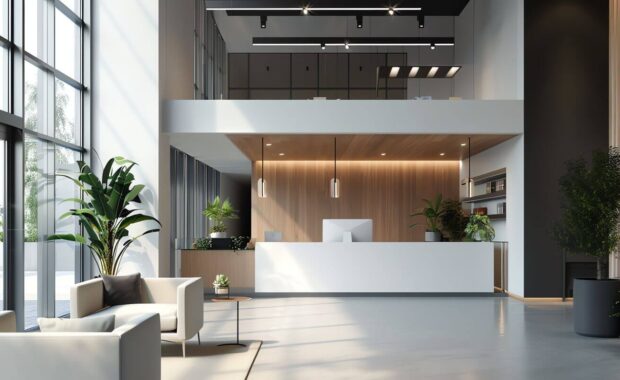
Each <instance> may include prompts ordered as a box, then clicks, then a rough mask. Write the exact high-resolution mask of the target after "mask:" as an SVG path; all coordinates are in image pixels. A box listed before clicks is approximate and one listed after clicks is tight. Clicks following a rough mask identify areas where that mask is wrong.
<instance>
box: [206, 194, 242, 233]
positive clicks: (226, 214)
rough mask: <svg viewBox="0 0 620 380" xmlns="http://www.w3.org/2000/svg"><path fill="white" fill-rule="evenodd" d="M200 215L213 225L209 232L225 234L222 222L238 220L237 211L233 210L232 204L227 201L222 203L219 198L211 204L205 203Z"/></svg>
mask: <svg viewBox="0 0 620 380" xmlns="http://www.w3.org/2000/svg"><path fill="white" fill-rule="evenodd" d="M202 214H203V215H204V216H206V217H207V218H209V220H210V221H211V222H212V223H213V225H212V226H211V229H210V231H211V232H226V226H225V225H224V221H225V220H228V219H237V218H238V216H237V211H235V209H234V208H233V206H232V203H230V201H229V200H228V199H226V200H224V201H222V199H220V197H219V196H217V197H215V199H214V200H213V202H207V208H205V209H204V211H203V212H202Z"/></svg>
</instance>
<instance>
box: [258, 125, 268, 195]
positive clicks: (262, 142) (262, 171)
mask: <svg viewBox="0 0 620 380" xmlns="http://www.w3.org/2000/svg"><path fill="white" fill-rule="evenodd" d="M260 152H261V165H260V178H259V179H258V186H257V187H256V189H257V191H258V197H259V198H267V191H266V189H265V139H264V138H262V137H261V139H260Z"/></svg>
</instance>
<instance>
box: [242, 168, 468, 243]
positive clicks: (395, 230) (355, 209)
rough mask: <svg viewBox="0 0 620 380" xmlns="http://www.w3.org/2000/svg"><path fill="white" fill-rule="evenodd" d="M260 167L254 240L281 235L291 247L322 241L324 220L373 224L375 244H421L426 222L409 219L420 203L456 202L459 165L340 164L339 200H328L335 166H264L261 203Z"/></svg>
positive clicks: (254, 203)
mask: <svg viewBox="0 0 620 380" xmlns="http://www.w3.org/2000/svg"><path fill="white" fill-rule="evenodd" d="M260 165H261V164H260V162H258V163H254V165H253V175H252V237H254V238H255V239H257V241H263V240H264V232H265V231H281V232H282V234H283V240H284V241H289V242H309V241H312V242H318V241H321V239H322V221H323V219H373V226H374V231H373V235H374V236H373V237H374V240H375V241H423V240H424V228H423V227H420V228H417V229H413V230H412V229H411V228H409V226H410V224H412V223H414V222H423V219H422V218H411V217H410V216H409V215H410V214H411V213H412V212H413V211H414V210H415V209H417V208H419V207H421V206H422V204H423V203H422V199H424V198H433V197H434V196H435V195H436V194H437V193H442V194H443V195H444V198H449V199H458V196H459V162H458V161H389V162H377V161H344V162H338V167H337V168H338V178H339V179H340V183H341V196H340V198H339V199H331V198H330V197H329V179H330V178H332V177H333V170H334V167H333V165H334V163H333V162H332V161H280V162H277V161H266V162H265V181H266V189H267V198H258V196H257V193H256V183H257V180H258V178H259V176H260V169H261V166H260Z"/></svg>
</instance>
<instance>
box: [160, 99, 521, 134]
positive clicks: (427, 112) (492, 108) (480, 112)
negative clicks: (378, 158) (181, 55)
mask: <svg viewBox="0 0 620 380" xmlns="http://www.w3.org/2000/svg"><path fill="white" fill-rule="evenodd" d="M162 117H163V130H164V132H165V133H171V134H172V133H220V134H226V133H293V134H295V133H299V134H302V133H309V134H321V133H325V134H334V133H357V134H363V133H369V134H375V133H385V134H390V133H407V134H411V133H419V134H424V133H427V134H515V135H516V134H520V133H523V102H522V101H518V100H515V101H469V100H457V101H449V100H445V101H442V100H432V101H415V100H343V101H337V100H331V101H330V100H191V101H188V100H173V101H168V102H165V103H164V104H163V110H162Z"/></svg>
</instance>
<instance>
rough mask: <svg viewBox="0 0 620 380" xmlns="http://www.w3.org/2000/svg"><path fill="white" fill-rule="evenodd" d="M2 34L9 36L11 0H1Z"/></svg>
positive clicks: (0, 18) (0, 24) (0, 27)
mask: <svg viewBox="0 0 620 380" xmlns="http://www.w3.org/2000/svg"><path fill="white" fill-rule="evenodd" d="M0 36H2V37H4V38H8V37H9V0H0Z"/></svg>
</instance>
